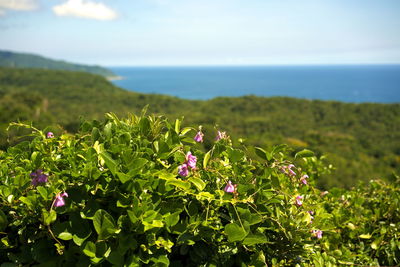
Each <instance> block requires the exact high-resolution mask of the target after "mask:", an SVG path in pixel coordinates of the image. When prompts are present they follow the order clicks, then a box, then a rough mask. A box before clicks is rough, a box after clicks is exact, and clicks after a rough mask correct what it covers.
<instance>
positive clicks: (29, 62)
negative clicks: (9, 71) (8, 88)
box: [0, 51, 115, 77]
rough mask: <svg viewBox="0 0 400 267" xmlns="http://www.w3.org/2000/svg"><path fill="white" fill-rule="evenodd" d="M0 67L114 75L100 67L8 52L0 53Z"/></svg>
mask: <svg viewBox="0 0 400 267" xmlns="http://www.w3.org/2000/svg"><path fill="white" fill-rule="evenodd" d="M0 66H1V67H11V68H38V69H54V70H68V71H83V72H89V73H93V74H98V75H102V76H105V77H113V76H115V74H114V73H113V72H112V71H110V70H108V69H106V68H103V67H100V66H89V65H81V64H73V63H68V62H66V61H61V60H53V59H49V58H45V57H42V56H39V55H34V54H25V53H15V52H10V51H0Z"/></svg>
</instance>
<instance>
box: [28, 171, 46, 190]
mask: <svg viewBox="0 0 400 267" xmlns="http://www.w3.org/2000/svg"><path fill="white" fill-rule="evenodd" d="M29 176H30V177H31V178H32V184H33V185H34V186H37V185H38V184H39V183H47V182H48V178H49V176H48V175H46V174H44V173H43V171H42V170H40V169H38V170H37V171H36V172H32V173H31V174H30V175H29Z"/></svg>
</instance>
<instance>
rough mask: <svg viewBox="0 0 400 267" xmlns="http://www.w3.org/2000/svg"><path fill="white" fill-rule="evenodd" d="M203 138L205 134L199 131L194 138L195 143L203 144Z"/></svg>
mask: <svg viewBox="0 0 400 267" xmlns="http://www.w3.org/2000/svg"><path fill="white" fill-rule="evenodd" d="M203 136H204V134H203V133H202V132H201V131H198V132H197V134H196V136H195V137H194V141H196V142H197V143H202V142H203Z"/></svg>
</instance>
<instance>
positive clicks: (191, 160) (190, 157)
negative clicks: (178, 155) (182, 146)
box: [186, 151, 197, 169]
mask: <svg viewBox="0 0 400 267" xmlns="http://www.w3.org/2000/svg"><path fill="white" fill-rule="evenodd" d="M196 162H197V158H196V156H193V155H192V153H191V152H190V151H189V152H188V153H187V154H186V163H187V165H189V167H190V168H192V169H196Z"/></svg>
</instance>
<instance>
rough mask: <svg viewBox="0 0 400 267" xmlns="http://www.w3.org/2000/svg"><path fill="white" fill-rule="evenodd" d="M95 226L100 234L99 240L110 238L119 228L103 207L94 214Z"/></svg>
mask: <svg viewBox="0 0 400 267" xmlns="http://www.w3.org/2000/svg"><path fill="white" fill-rule="evenodd" d="M93 226H94V229H95V230H96V232H97V234H98V235H99V238H98V239H99V240H104V239H107V238H109V237H110V236H112V235H113V234H114V233H115V232H116V231H117V230H118V229H117V228H116V225H115V222H114V219H113V217H112V216H111V215H110V214H108V213H107V211H105V210H102V209H99V210H97V211H96V213H95V214H94V217H93Z"/></svg>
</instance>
